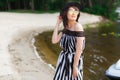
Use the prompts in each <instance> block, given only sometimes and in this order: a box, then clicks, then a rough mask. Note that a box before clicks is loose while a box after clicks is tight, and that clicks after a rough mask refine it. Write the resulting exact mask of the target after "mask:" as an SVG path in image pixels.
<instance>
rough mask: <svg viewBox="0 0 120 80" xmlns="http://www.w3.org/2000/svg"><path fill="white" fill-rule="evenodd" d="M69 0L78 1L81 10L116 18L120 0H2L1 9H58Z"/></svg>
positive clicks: (0, 2) (0, 1) (0, 0)
mask: <svg viewBox="0 0 120 80" xmlns="http://www.w3.org/2000/svg"><path fill="white" fill-rule="evenodd" d="M68 1H78V2H80V4H81V11H84V12H88V13H92V14H97V15H103V16H105V17H107V18H110V19H112V20H114V18H116V13H115V9H116V6H117V5H118V4H120V0H0V11H10V10H31V11H50V10H52V11H57V10H60V9H61V7H62V6H63V5H64V4H65V3H66V2H68Z"/></svg>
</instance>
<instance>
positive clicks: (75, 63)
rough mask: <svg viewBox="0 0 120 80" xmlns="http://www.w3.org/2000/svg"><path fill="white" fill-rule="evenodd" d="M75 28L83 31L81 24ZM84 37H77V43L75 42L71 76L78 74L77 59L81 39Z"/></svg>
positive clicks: (81, 44) (79, 52) (81, 45)
mask: <svg viewBox="0 0 120 80" xmlns="http://www.w3.org/2000/svg"><path fill="white" fill-rule="evenodd" d="M77 30H79V31H83V28H82V26H81V27H80V28H77ZM84 39H85V38H84V37H77V43H76V52H75V55H74V62H73V77H76V76H78V72H77V71H78V70H77V69H78V63H79V59H80V56H81V53H82V47H83V40H84Z"/></svg>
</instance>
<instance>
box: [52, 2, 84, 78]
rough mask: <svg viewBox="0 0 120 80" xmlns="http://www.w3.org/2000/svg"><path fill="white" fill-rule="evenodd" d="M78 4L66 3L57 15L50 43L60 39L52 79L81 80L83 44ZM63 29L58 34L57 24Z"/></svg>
mask: <svg viewBox="0 0 120 80" xmlns="http://www.w3.org/2000/svg"><path fill="white" fill-rule="evenodd" d="M79 6H80V4H79V3H77V2H69V3H67V4H66V5H65V6H64V7H63V8H62V9H61V12H60V16H58V19H57V23H56V26H55V28H54V32H53V35H52V43H54V44H55V43H58V42H59V41H60V47H61V48H62V51H61V52H60V55H59V58H58V62H57V66H56V72H55V76H54V79H53V80H83V49H84V46H85V37H84V30H83V27H82V26H81V24H80V23H78V19H79V16H80V7H79ZM61 22H63V26H64V29H63V31H62V32H60V33H59V34H58V28H59V25H60V24H61Z"/></svg>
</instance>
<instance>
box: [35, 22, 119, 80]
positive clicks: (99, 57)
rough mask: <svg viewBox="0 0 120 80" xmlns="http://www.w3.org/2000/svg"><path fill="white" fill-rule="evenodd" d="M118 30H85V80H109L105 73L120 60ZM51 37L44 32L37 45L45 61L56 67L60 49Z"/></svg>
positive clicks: (48, 33) (39, 36)
mask: <svg viewBox="0 0 120 80" xmlns="http://www.w3.org/2000/svg"><path fill="white" fill-rule="evenodd" d="M107 25H108V24H107ZM116 30H117V27H115V26H112V27H107V28H105V27H104V28H102V27H101V28H87V29H85V33H86V48H85V51H84V55H85V56H84V80H109V79H108V78H107V77H106V76H105V71H106V70H107V69H108V67H109V66H110V65H112V64H113V63H115V62H116V61H117V60H118V59H120V45H119V44H120V36H119V33H116V32H115V31H116ZM51 35H52V32H44V33H42V34H40V35H38V36H36V43H35V45H36V46H37V50H38V52H39V53H41V54H40V55H42V57H43V59H44V60H45V61H47V62H48V63H51V64H52V65H53V66H54V67H55V65H56V61H57V57H58V55H59V52H60V48H59V47H58V46H59V45H58V44H57V45H53V44H52V43H51Z"/></svg>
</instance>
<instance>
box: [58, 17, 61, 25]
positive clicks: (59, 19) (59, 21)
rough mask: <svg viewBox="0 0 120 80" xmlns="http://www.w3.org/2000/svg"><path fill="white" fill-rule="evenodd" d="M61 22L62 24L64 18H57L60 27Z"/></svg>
mask: <svg viewBox="0 0 120 80" xmlns="http://www.w3.org/2000/svg"><path fill="white" fill-rule="evenodd" d="M61 22H62V17H61V16H58V18H57V25H60V23H61Z"/></svg>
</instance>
